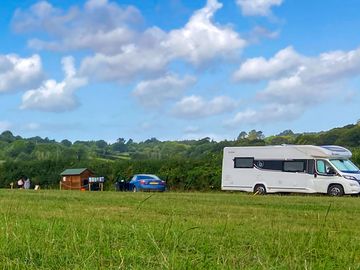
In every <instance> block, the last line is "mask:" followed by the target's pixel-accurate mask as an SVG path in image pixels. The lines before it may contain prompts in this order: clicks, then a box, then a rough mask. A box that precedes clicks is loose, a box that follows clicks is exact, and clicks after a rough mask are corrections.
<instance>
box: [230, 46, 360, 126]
mask: <svg viewBox="0 0 360 270" xmlns="http://www.w3.org/2000/svg"><path fill="white" fill-rule="evenodd" d="M285 50H287V49H285ZM285 52H286V51H285ZM289 52H291V53H290V54H289ZM280 53H281V54H283V56H286V57H279V54H280ZM253 60H254V59H251V60H248V61H247V62H245V64H246V63H248V64H246V65H245V64H244V65H243V66H242V67H241V68H240V71H241V72H240V75H241V76H242V77H241V76H239V74H238V77H241V79H243V80H245V79H250V78H251V79H253V80H255V79H265V78H272V77H275V78H272V79H270V81H269V82H268V84H267V86H266V87H265V88H264V89H263V90H261V91H260V92H258V93H257V95H256V98H257V100H258V101H262V102H263V103H264V104H265V105H264V106H263V107H261V108H260V109H258V110H252V109H248V110H245V111H243V112H239V113H238V114H237V115H236V116H235V117H234V118H233V119H231V120H229V121H228V124H229V125H236V124H240V123H259V122H261V121H263V122H264V121H266V120H269V121H268V122H270V120H272V121H280V120H289V119H295V118H297V117H299V116H300V115H301V114H302V113H303V112H304V111H305V110H306V109H307V108H309V107H312V106H315V105H318V104H319V103H323V102H327V101H328V100H329V99H332V98H336V97H341V96H344V95H346V93H347V92H346V89H344V87H343V85H344V82H345V80H348V79H352V78H355V77H357V76H358V75H359V74H360V48H358V49H355V50H351V51H331V52H326V53H322V54H320V55H319V56H317V57H306V56H303V55H300V54H298V53H296V52H295V51H293V49H291V50H290V51H287V52H286V53H285V54H284V50H282V51H280V52H279V53H277V54H276V55H275V56H274V57H273V58H271V59H270V60H269V61H266V60H260V61H258V60H255V61H253ZM260 62H262V64H260ZM289 62H291V64H289ZM249 63H256V64H254V65H250V64H249ZM245 67H247V69H246V68H245ZM250 67H251V68H250ZM285 67H287V68H285ZM245 70H246V72H245ZM256 73H258V74H259V75H258V76H256ZM269 104H270V105H269Z"/></svg>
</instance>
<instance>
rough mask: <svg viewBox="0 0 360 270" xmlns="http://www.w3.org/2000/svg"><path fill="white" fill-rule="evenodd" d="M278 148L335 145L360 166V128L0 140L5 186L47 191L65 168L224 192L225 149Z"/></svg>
mask: <svg viewBox="0 0 360 270" xmlns="http://www.w3.org/2000/svg"><path fill="white" fill-rule="evenodd" d="M278 144H314V145H329V144H336V145H342V146H345V147H348V148H350V149H351V150H352V151H353V154H354V155H353V161H354V162H355V163H357V164H360V125H347V126H344V127H340V128H334V129H331V130H329V131H322V132H318V133H298V134H295V133H293V132H292V131H291V130H285V131H284V132H281V133H280V134H278V135H274V136H269V137H265V136H264V135H263V133H262V132H261V131H256V130H251V131H250V132H244V131H242V132H240V134H239V136H238V137H237V139H236V140H231V141H220V142H216V141H213V140H211V139H210V138H203V139H200V140H187V141H159V140H157V139H156V138H151V139H148V140H146V141H143V142H134V141H133V140H132V139H128V140H125V139H124V138H119V139H118V140H117V141H116V142H115V143H112V144H109V143H107V142H105V141H104V140H98V141H75V142H70V141H69V140H63V141H61V142H57V141H55V140H50V139H48V138H41V137H32V138H22V137H21V136H15V135H13V134H12V133H11V132H10V131H5V132H3V133H1V135H0V186H2V187H8V185H9V183H10V182H12V181H15V180H16V179H17V178H19V177H21V176H22V175H26V176H29V177H31V178H32V179H33V181H34V182H36V183H38V184H41V185H42V186H49V187H52V186H56V185H57V183H58V181H59V173H60V172H61V171H62V170H64V169H65V168H73V167H88V168H91V169H92V170H94V171H95V172H96V173H97V174H99V175H103V176H106V177H107V179H108V180H110V181H108V185H111V182H113V181H115V179H117V178H129V177H130V176H131V175H132V174H134V173H138V172H142V173H146V172H148V173H156V174H159V175H160V176H161V177H163V178H164V179H165V180H168V182H169V185H171V186H172V187H173V188H177V189H209V188H210V189H211V188H215V189H216V188H219V186H220V174H221V154H222V149H223V148H224V147H225V146H245V145H278Z"/></svg>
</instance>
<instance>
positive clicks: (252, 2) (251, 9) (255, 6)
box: [236, 0, 283, 16]
mask: <svg viewBox="0 0 360 270" xmlns="http://www.w3.org/2000/svg"><path fill="white" fill-rule="evenodd" d="M282 2H283V0H236V3H237V4H238V6H239V7H240V8H241V11H242V14H243V15H244V16H270V15H272V13H271V8H272V7H273V6H280V5H281V4H282Z"/></svg>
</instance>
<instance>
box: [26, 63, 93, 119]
mask: <svg viewBox="0 0 360 270" xmlns="http://www.w3.org/2000/svg"><path fill="white" fill-rule="evenodd" d="M62 65H63V70H64V73H65V78H64V80H63V81H62V82H56V81H55V80H46V81H44V82H43V83H42V85H41V86H40V87H39V88H37V89H34V90H29V91H27V92H25V93H24V95H23V96H22V105H21V109H34V110H40V111H54V112H61V111H68V110H72V109H74V108H75V107H76V106H77V104H78V102H77V100H76V97H75V95H74V92H75V90H76V89H78V88H80V87H82V86H84V85H86V84H87V80H86V79H85V78H79V77H76V70H75V67H74V59H73V58H72V57H64V58H63V59H62Z"/></svg>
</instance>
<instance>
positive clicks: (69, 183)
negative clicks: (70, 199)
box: [61, 170, 94, 190]
mask: <svg viewBox="0 0 360 270" xmlns="http://www.w3.org/2000/svg"><path fill="white" fill-rule="evenodd" d="M92 176H94V175H93V173H91V172H90V171H89V170H86V171H84V172H83V173H82V174H80V175H66V176H62V178H61V189H65V190H80V189H81V188H83V187H84V186H83V184H84V180H86V179H89V177H92ZM64 179H66V180H65V181H64Z"/></svg>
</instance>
